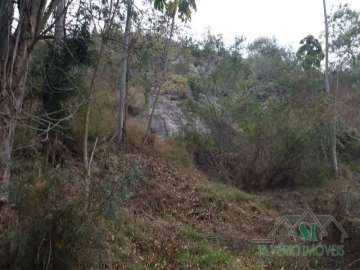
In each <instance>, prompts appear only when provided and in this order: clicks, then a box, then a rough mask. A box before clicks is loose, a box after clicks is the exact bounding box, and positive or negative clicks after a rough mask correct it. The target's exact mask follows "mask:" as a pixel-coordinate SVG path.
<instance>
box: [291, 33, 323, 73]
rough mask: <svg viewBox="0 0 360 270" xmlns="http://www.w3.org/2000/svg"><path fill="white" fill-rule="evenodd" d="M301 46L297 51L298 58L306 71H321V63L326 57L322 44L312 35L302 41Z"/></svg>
mask: <svg viewBox="0 0 360 270" xmlns="http://www.w3.org/2000/svg"><path fill="white" fill-rule="evenodd" d="M300 44H301V45H302V46H301V47H300V48H299V50H298V51H297V53H296V57H297V58H298V61H300V63H301V65H302V67H303V68H304V70H306V71H309V70H319V69H320V64H321V61H322V60H323V59H324V57H325V55H324V53H323V51H322V48H321V44H320V42H319V41H318V40H317V39H316V38H314V37H313V36H312V35H309V36H307V37H305V38H304V39H302V40H301V41H300Z"/></svg>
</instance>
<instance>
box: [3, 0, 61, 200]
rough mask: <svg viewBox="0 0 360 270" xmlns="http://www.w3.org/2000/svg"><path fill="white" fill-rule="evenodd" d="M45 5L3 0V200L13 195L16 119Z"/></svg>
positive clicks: (34, 0)
mask: <svg viewBox="0 0 360 270" xmlns="http://www.w3.org/2000/svg"><path fill="white" fill-rule="evenodd" d="M53 1H55V0H53ZM14 5H17V7H18V16H17V17H18V24H17V29H16V31H14V33H12V32H11V26H12V25H13V19H14V18H13V12H14ZM45 5H46V1H42V0H19V1H17V2H16V4H15V2H14V1H1V3H0V38H1V39H0V200H1V201H3V202H4V201H5V202H6V201H7V200H8V196H9V192H8V188H9V183H10V165H11V155H12V148H13V143H14V135H15V128H16V119H17V118H18V115H19V113H20V112H21V109H22V105H23V101H24V96H25V90H26V79H27V74H28V67H29V63H30V60H31V50H32V48H33V45H34V42H35V41H36V37H37V34H38V33H39V32H40V30H41V29H39V25H40V24H41V22H43V20H42V19H44V18H45V17H43V15H44V9H45ZM50 6H52V5H50ZM47 19H48V17H47V18H46V20H47Z"/></svg>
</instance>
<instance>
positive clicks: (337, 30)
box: [0, 0, 360, 270]
mask: <svg viewBox="0 0 360 270" xmlns="http://www.w3.org/2000/svg"><path fill="white" fill-rule="evenodd" d="M195 11H196V3H195V1H194V0H173V1H166V0H155V1H147V2H146V3H144V5H142V6H140V7H139V6H137V5H136V4H135V3H134V1H132V0H126V1H92V2H91V1H65V0H53V1H40V0H33V1H27V0H19V1H17V2H13V1H5V2H4V1H3V2H0V76H1V77H0V88H1V90H0V94H1V95H0V143H1V146H0V269H21V270H22V269H24V270H25V269H333V268H329V267H333V266H334V265H335V267H338V268H339V269H340V267H348V268H344V269H358V267H359V265H360V264H359V263H358V261H359V260H358V258H357V257H356V256H357V255H358V253H359V244H360V243H359V240H358V239H359V236H360V220H359V218H358V216H359V214H360V212H359V207H358V206H359V203H360V190H359V183H358V181H359V173H360V121H359V117H358V112H357V111H358V106H359V104H360V92H359V89H360V50H359V46H360V13H359V12H358V11H355V10H353V9H351V7H349V6H347V5H343V6H340V7H338V9H336V10H335V12H333V13H332V14H330V15H329V17H327V20H326V22H327V26H326V28H327V30H326V31H325V37H324V38H325V40H326V39H328V44H327V42H325V45H323V42H322V39H321V38H317V37H315V36H314V35H311V33H309V35H308V36H306V37H304V38H303V39H302V40H299V47H298V48H297V50H296V51H294V50H292V49H288V48H284V47H282V46H281V45H280V44H279V43H278V42H277V41H276V40H275V39H270V38H267V37H260V38H258V39H256V40H254V41H250V42H249V41H247V40H246V38H245V37H239V38H236V39H235V40H234V43H233V44H231V45H229V44H225V42H224V40H223V38H222V36H221V35H214V34H212V33H210V32H209V33H207V35H206V36H204V38H203V40H194V39H192V38H189V37H188V36H187V34H186V23H187V22H188V21H189V20H190V19H191V16H194V12H195ZM319 16H322V14H319ZM3 25H4V26H5V27H2V26H3ZM327 31H329V33H328V34H327ZM326 44H327V45H328V46H326ZM326 59H329V63H327V61H326ZM324 62H326V63H324ZM324 78H325V82H324ZM159 107H160V108H161V110H160V109H159ZM172 115H175V116H176V117H173V116H172ZM170 116H171V117H172V118H171V117H170ZM169 117H170V118H169ZM178 118H179V119H178ZM169 119H170V120H169ZM174 119H175V120H174ZM344 198H345V199H344ZM309 207H311V208H314V209H315V210H316V211H318V212H319V213H323V214H331V215H333V216H334V217H336V218H337V219H338V220H339V221H340V222H341V223H342V224H344V227H345V228H346V230H347V231H348V233H349V235H350V237H349V238H350V239H349V241H348V242H347V243H346V245H345V250H346V256H345V257H343V258H341V259H339V260H336V262H334V260H333V259H332V258H308V257H306V258H305V257H300V258H272V257H269V258H267V257H265V258H263V257H261V256H260V255H259V254H258V253H257V252H256V249H255V248H254V246H252V245H251V244H250V242H249V240H251V239H255V238H263V237H264V236H266V234H267V233H268V232H269V231H270V229H271V228H272V227H271V226H272V225H273V224H274V220H276V218H277V217H279V216H281V215H283V214H285V213H289V212H290V213H293V214H294V213H298V214H299V211H302V210H304V208H309ZM300 214H301V212H300ZM334 235H335V236H336V232H335V233H333V232H331V237H334ZM334 269H335V268H334ZM341 269H343V268H341Z"/></svg>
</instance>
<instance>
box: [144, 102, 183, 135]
mask: <svg viewBox="0 0 360 270" xmlns="http://www.w3.org/2000/svg"><path fill="white" fill-rule="evenodd" d="M154 101H155V96H152V97H151V98H150V104H151V106H150V108H149V111H148V112H147V113H146V116H145V117H148V116H149V114H150V111H151V108H152V105H153V103H154ZM183 101H184V99H181V98H179V97H178V96H175V95H161V96H159V99H158V102H157V104H156V107H155V112H154V116H153V120H152V125H151V127H152V129H153V130H154V131H155V132H156V134H158V135H159V136H161V137H168V136H172V135H174V134H176V133H178V132H180V131H181V129H182V128H183V127H184V126H185V125H186V124H187V121H186V117H185V115H184V112H183V110H182V108H181V104H182V102H183Z"/></svg>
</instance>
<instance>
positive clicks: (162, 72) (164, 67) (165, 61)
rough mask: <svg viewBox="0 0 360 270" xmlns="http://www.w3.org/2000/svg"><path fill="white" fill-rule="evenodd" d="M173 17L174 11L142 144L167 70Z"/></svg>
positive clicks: (148, 137) (173, 25)
mask: <svg viewBox="0 0 360 270" xmlns="http://www.w3.org/2000/svg"><path fill="white" fill-rule="evenodd" d="M175 19H176V12H175V14H174V16H173V17H172V21H171V28H170V34H169V37H168V39H167V40H166V43H165V46H164V49H163V52H162V56H161V58H162V66H161V67H160V72H159V74H157V76H156V81H155V100H154V102H153V104H152V108H151V113H150V117H149V121H148V124H147V127H146V133H145V138H144V144H147V143H148V142H149V140H150V139H151V125H152V119H153V117H154V113H155V109H156V105H157V103H158V101H159V96H160V92H161V86H162V84H163V81H164V76H166V72H167V70H168V65H169V63H168V54H169V48H170V44H171V41H172V38H173V35H174V30H175Z"/></svg>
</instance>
